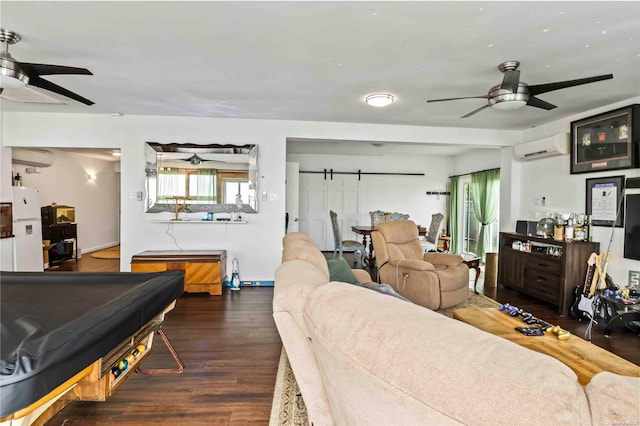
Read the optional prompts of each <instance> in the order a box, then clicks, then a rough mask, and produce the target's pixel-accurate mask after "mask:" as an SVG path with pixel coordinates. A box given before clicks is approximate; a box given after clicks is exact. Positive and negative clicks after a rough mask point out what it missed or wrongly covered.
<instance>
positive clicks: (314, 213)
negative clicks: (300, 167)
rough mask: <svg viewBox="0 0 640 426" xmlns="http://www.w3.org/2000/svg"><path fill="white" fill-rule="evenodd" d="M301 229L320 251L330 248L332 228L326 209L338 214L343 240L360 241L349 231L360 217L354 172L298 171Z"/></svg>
mask: <svg viewBox="0 0 640 426" xmlns="http://www.w3.org/2000/svg"><path fill="white" fill-rule="evenodd" d="M299 176H300V203H299V206H300V210H299V213H300V231H301V232H303V233H305V234H307V235H309V236H310V237H311V238H312V239H313V241H314V242H315V243H316V244H317V246H318V247H319V248H320V250H323V251H333V228H332V227H331V219H330V217H329V210H333V211H335V212H336V213H338V220H339V222H338V225H339V226H340V229H341V231H342V239H343V240H359V239H358V237H357V235H356V234H355V233H354V232H353V231H352V230H351V226H353V225H358V224H360V223H359V216H360V205H361V200H360V198H361V197H360V182H359V181H358V177H357V176H355V175H334V176H333V179H331V178H330V177H329V176H327V178H326V179H325V176H324V174H300V175H299Z"/></svg>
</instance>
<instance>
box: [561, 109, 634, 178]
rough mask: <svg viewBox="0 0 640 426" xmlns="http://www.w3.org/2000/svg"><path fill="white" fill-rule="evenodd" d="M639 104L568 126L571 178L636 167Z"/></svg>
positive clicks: (574, 122)
mask: <svg viewBox="0 0 640 426" xmlns="http://www.w3.org/2000/svg"><path fill="white" fill-rule="evenodd" d="M639 147H640V104H633V105H629V106H627V107H624V108H619V109H616V110H613V111H609V112H606V113H603V114H598V115H594V116H593V117H588V118H583V119H581V120H577V121H573V122H571V174H576V173H591V172H599V171H604V170H618V169H630V168H634V167H639V166H640V164H639V163H640V158H639V157H640V153H639Z"/></svg>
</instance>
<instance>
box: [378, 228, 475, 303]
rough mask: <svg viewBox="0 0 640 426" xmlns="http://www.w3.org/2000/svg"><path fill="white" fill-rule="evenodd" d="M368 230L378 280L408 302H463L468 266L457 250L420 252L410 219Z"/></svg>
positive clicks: (465, 294)
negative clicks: (374, 254) (450, 251)
mask: <svg viewBox="0 0 640 426" xmlns="http://www.w3.org/2000/svg"><path fill="white" fill-rule="evenodd" d="M375 229H376V230H375V231H373V232H372V233H371V240H372V243H373V249H374V251H375V253H376V260H377V262H378V280H379V281H380V282H382V283H385V284H389V285H391V287H393V288H394V289H395V290H396V291H397V292H398V293H400V294H401V295H402V296H404V297H406V298H407V299H409V300H411V301H412V302H414V303H416V304H418V305H422V306H424V307H426V308H429V309H432V310H435V309H442V308H448V307H450V306H454V305H457V304H459V303H463V302H464V301H466V300H467V297H468V295H469V268H468V267H467V265H466V264H464V262H463V260H462V257H461V256H459V255H457V254H450V253H437V252H429V253H423V249H422V246H421V245H420V241H419V240H418V227H417V226H416V224H415V223H414V222H413V221H410V220H402V221H390V222H382V223H379V224H378V225H376V228H375Z"/></svg>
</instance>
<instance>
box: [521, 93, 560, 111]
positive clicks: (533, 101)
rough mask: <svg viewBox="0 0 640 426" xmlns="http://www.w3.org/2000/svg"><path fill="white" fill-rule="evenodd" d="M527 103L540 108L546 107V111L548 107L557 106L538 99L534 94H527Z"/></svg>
mask: <svg viewBox="0 0 640 426" xmlns="http://www.w3.org/2000/svg"><path fill="white" fill-rule="evenodd" d="M527 105H529V106H532V107H536V108H542V109H546V110H547V111H548V110H550V109H554V108H557V106H555V105H553V104H550V103H549V102H546V101H543V100H542V99H538V98H536V97H534V96H529V100H528V101H527Z"/></svg>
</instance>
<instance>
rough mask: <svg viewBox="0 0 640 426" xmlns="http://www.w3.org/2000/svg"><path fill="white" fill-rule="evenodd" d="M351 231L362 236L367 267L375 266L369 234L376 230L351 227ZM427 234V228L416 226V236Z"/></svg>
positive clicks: (365, 226)
mask: <svg viewBox="0 0 640 426" xmlns="http://www.w3.org/2000/svg"><path fill="white" fill-rule="evenodd" d="M351 230H352V231H353V232H355V233H356V234H358V235H362V244H363V245H364V248H365V250H366V251H367V256H366V257H365V260H366V262H367V264H368V265H369V266H373V265H375V261H376V256H375V254H374V252H373V242H372V241H371V233H372V232H373V231H375V230H376V228H375V226H371V225H353V226H352V227H351ZM426 234H427V228H425V227H423V226H420V225H418V235H420V236H425V235H426Z"/></svg>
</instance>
